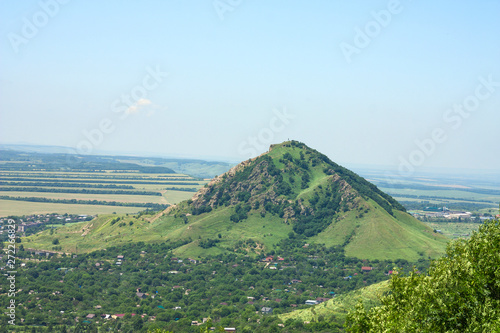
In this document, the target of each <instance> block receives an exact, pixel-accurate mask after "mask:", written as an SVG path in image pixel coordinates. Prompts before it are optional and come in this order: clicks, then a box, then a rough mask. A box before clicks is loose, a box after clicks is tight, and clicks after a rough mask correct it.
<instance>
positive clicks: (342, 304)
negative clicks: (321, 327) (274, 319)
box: [278, 280, 389, 323]
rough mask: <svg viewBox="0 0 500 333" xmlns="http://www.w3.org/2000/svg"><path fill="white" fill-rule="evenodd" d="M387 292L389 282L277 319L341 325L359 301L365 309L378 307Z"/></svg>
mask: <svg viewBox="0 0 500 333" xmlns="http://www.w3.org/2000/svg"><path fill="white" fill-rule="evenodd" d="M387 291H389V280H386V281H382V282H379V283H375V284H372V285H370V286H367V287H364V288H361V289H356V290H353V291H350V292H348V293H346V294H343V295H339V296H336V297H335V298H332V299H330V300H328V301H326V302H323V303H321V304H318V305H313V306H311V307H309V308H306V309H300V310H295V311H292V312H289V313H284V314H281V315H278V317H279V318H280V319H281V320H282V321H284V322H286V321H287V320H294V321H300V322H306V321H309V322H318V321H327V322H329V323H343V322H344V321H345V319H346V316H347V314H348V313H349V311H352V310H354V308H355V306H356V304H358V303H359V302H360V301H361V302H362V303H363V305H364V307H365V308H367V309H369V308H371V307H374V306H379V305H380V304H381V303H380V297H381V296H382V295H383V294H384V293H385V292H387Z"/></svg>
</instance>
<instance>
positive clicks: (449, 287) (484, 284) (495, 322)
mask: <svg viewBox="0 0 500 333" xmlns="http://www.w3.org/2000/svg"><path fill="white" fill-rule="evenodd" d="M499 253H500V221H498V220H496V221H493V220H491V221H489V222H486V223H485V224H484V225H482V226H481V227H480V228H479V230H478V231H477V232H474V233H473V234H472V236H471V238H470V239H468V240H458V241H455V242H454V243H452V244H451V245H450V246H449V247H448V249H447V251H446V256H444V257H442V258H441V259H439V260H437V261H435V262H433V263H432V264H431V267H430V268H429V270H428V272H427V274H421V273H419V272H418V271H416V270H415V271H413V272H411V273H410V274H409V276H398V275H395V276H393V277H392V279H391V281H390V293H389V294H387V295H386V296H384V297H382V298H381V303H382V305H381V306H378V307H375V308H372V309H370V310H369V311H366V310H365V309H364V307H363V306H362V305H361V304H360V305H358V306H357V308H356V310H355V311H353V312H351V313H350V315H349V320H348V328H349V331H350V332H500V268H499V267H500V256H499Z"/></svg>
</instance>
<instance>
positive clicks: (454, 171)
mask: <svg viewBox="0 0 500 333" xmlns="http://www.w3.org/2000/svg"><path fill="white" fill-rule="evenodd" d="M273 144H279V143H278V142H276V143H273ZM304 144H305V145H307V146H308V147H309V148H312V149H315V148H314V147H311V146H309V145H308V144H307V142H304ZM9 145H11V146H26V147H46V148H60V149H68V150H70V152H44V151H33V152H36V153H42V154H75V155H83V156H92V155H95V156H126V157H138V158H148V157H150V158H163V159H179V160H183V159H187V160H199V161H205V162H219V163H227V164H230V165H237V164H239V163H241V162H243V161H245V160H246V159H245V160H239V161H237V160H231V159H230V158H226V157H223V156H221V157H217V156H206V155H201V156H200V155H190V154H185V155H173V154H172V155H169V154H162V153H140V152H127V151H95V152H94V153H93V154H78V153H77V152H76V151H75V150H74V149H73V148H72V147H65V146H57V145H39V144H33V143H6V142H0V149H2V148H1V146H9ZM12 150H14V151H16V150H15V149H12ZM316 150H317V149H316ZM18 151H19V150H18ZM71 151H72V152H71ZM266 151H267V150H266ZM266 151H262V152H261V153H265V152H266ZM319 152H320V153H322V154H324V153H323V152H321V151H319ZM325 155H326V154H325ZM326 156H327V157H328V158H330V159H331V157H330V156H328V155H326ZM332 161H333V162H335V163H337V164H339V165H341V166H343V167H346V168H348V169H350V170H353V171H356V170H357V171H356V172H358V171H361V170H362V171H369V170H368V169H375V170H374V171H379V172H381V171H387V172H393V173H392V174H391V175H392V176H395V175H396V174H395V173H394V172H395V171H397V166H394V165H388V164H386V165H384V164H368V163H351V162H340V161H335V160H332ZM475 171H480V172H487V173H488V175H475V176H477V177H478V178H483V177H484V176H486V177H488V176H491V175H499V176H500V169H486V168H483V169H480V168H479V169H473V168H469V169H463V168H448V167H423V168H421V169H420V170H419V171H418V172H415V173H414V174H413V175H412V177H419V176H423V175H425V174H428V173H431V174H434V175H436V176H437V175H442V174H447V173H451V174H450V176H451V175H469V173H471V172H475ZM400 176H402V175H400ZM402 177H404V176H402ZM499 180H500V179H499Z"/></svg>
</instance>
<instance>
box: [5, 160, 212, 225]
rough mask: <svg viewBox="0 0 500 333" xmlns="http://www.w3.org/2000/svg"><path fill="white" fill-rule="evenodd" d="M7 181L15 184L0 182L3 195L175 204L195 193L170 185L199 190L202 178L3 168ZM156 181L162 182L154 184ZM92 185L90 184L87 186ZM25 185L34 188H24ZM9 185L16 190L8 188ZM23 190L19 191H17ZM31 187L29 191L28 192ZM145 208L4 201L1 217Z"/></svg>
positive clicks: (135, 173)
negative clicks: (72, 191) (85, 191)
mask: <svg viewBox="0 0 500 333" xmlns="http://www.w3.org/2000/svg"><path fill="white" fill-rule="evenodd" d="M0 178H1V179H2V181H3V182H11V183H12V182H14V183H15V184H5V183H4V184H3V185H0V195H2V196H9V197H26V198H29V197H35V198H46V199H51V200H52V199H53V200H61V199H64V200H67V199H75V200H97V201H101V202H112V201H115V202H120V203H129V204H130V203H137V204H148V203H152V204H162V205H167V204H175V203H178V202H180V201H183V200H186V199H189V198H191V197H192V196H193V194H194V192H188V191H178V190H166V188H170V187H176V188H194V189H199V188H200V187H201V186H203V185H200V183H201V184H205V183H206V181H200V180H198V179H194V178H192V177H190V176H187V175H184V174H172V173H163V174H159V173H140V172H110V171H109V172H74V171H69V172H61V171H51V172H50V171H12V170H9V171H0ZM154 182H158V183H157V184H154ZM49 183H56V184H57V183H60V184H62V185H64V184H77V186H76V187H70V186H62V187H57V186H46V185H45V184H49ZM87 185H88V186H87ZM99 185H105V186H109V185H117V186H122V185H126V186H128V187H132V188H126V189H123V188H102V187H96V186H99ZM23 187H29V188H30V189H29V190H28V189H25V190H21V189H22V188H23ZM7 188H11V189H15V190H13V191H12V190H7ZM32 188H37V189H42V188H43V189H44V190H50V191H53V192H45V191H43V192H42V191H34V190H33V189H32ZM17 189H19V190H17ZM80 189H86V190H90V191H107V192H109V193H96V194H91V193H64V192H59V191H61V190H80ZM27 190H28V191H27ZM115 191H150V192H157V193H159V194H161V195H148V194H118V193H114V192H115ZM144 209H145V207H121V206H112V205H110V206H106V205H89V204H73V203H70V204H66V203H57V202H29V201H16V200H0V216H7V215H17V216H20V215H26V214H35V213H52V212H55V213H71V214H92V215H94V214H109V213H113V212H116V213H137V212H139V211H141V210H144Z"/></svg>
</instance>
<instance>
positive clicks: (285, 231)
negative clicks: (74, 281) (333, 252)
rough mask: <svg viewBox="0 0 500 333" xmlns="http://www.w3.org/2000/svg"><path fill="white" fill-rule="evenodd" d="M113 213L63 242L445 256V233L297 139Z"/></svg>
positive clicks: (190, 250) (182, 251)
mask: <svg viewBox="0 0 500 333" xmlns="http://www.w3.org/2000/svg"><path fill="white" fill-rule="evenodd" d="M113 219H114V217H113V216H108V217H106V216H103V217H100V218H98V219H97V220H94V221H93V222H92V221H91V222H88V223H87V225H85V226H83V228H82V226H75V228H78V229H85V228H87V229H88V230H87V229H86V230H87V231H86V232H85V235H84V236H85V237H81V236H80V235H79V234H76V233H75V232H69V230H68V233H67V234H64V232H65V231H64V229H58V231H57V232H58V233H59V234H61V235H63V237H60V238H59V240H60V246H61V247H62V248H63V249H69V250H71V249H72V248H73V249H74V248H75V246H74V244H76V243H80V244H81V245H82V246H80V245H79V248H80V249H87V250H88V251H90V250H92V249H96V248H104V247H106V246H111V245H118V244H121V243H124V242H134V241H137V242H138V241H151V242H160V241H177V242H178V241H181V240H182V241H183V242H184V245H182V246H180V247H178V248H177V249H176V250H175V253H176V254H178V255H185V256H203V255H206V254H217V253H221V252H225V251H238V252H245V253H260V252H262V251H265V252H269V251H271V250H272V249H273V248H276V247H277V246H282V247H283V246H288V245H290V244H295V245H297V246H306V245H305V244H307V243H312V242H316V243H324V244H325V245H326V246H340V247H342V248H344V250H345V253H346V255H348V256H354V257H358V258H364V259H406V260H417V259H419V258H422V257H425V258H427V257H438V256H439V255H441V254H442V253H444V249H445V246H446V242H447V239H446V238H445V237H444V236H442V235H440V234H436V233H434V232H433V231H432V230H431V229H430V228H428V227H426V226H425V225H424V224H423V223H421V222H420V221H418V220H416V219H415V218H413V217H412V216H410V215H409V214H407V213H406V212H405V209H404V207H402V206H401V205H400V204H399V203H398V202H397V201H396V200H394V199H393V198H392V197H391V196H389V195H387V194H385V193H383V192H382V191H380V190H379V189H378V188H377V187H376V186H375V185H373V184H371V183H370V182H368V181H366V180H365V179H363V178H362V177H360V176H358V175H357V174H355V173H354V172H352V171H350V170H348V169H346V168H343V167H341V166H340V165H338V164H336V163H334V162H332V161H331V160H330V159H329V158H328V157H326V156H325V155H323V154H321V153H319V152H317V151H316V150H314V149H311V148H309V147H307V146H306V145H305V144H303V143H300V142H297V141H287V142H284V143H281V144H277V145H272V146H271V147H270V149H269V151H268V152H266V153H264V154H262V155H260V156H258V157H256V158H253V159H250V160H247V161H244V162H242V163H240V164H238V165H237V166H235V167H233V168H232V169H230V170H229V171H228V172H226V173H224V174H222V175H220V176H218V177H216V178H214V179H213V180H212V181H211V182H210V183H208V184H207V185H206V186H205V187H204V188H202V189H201V190H200V191H198V192H197V193H196V194H195V195H194V196H193V198H192V199H190V200H187V201H184V202H181V203H180V204H178V205H176V206H172V207H169V208H168V209H167V210H166V211H165V212H163V213H162V214H158V215H157V216H155V217H151V218H149V219H147V218H145V217H144V216H142V217H140V218H132V217H124V218H123V221H124V222H121V223H120V224H113V223H111V222H110V221H111V220H113ZM131 222H132V223H131ZM118 225H119V226H120V227H117V226H118ZM82 235H83V234H82ZM42 236H43V234H42V235H38V236H35V237H33V238H32V239H31V240H30V241H32V242H34V243H33V244H32V245H31V244H30V245H31V246H33V245H35V244H37V246H42V245H43V246H48V244H50V243H48V244H47V242H48V241H49V240H50V237H47V238H46V239H45V240H43V239H42V238H41V237H42ZM74 237H76V238H78V240H77V239H74V240H73V239H72V238H74ZM52 238H53V237H52ZM92 239H94V241H92ZM103 241H104V242H103ZM86 242H87V244H86V245H85V246H84V244H85V243H86ZM65 243H67V244H68V247H67V248H65ZM106 243H108V244H106ZM44 244H45V245H44ZM69 244H72V245H71V246H69Z"/></svg>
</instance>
